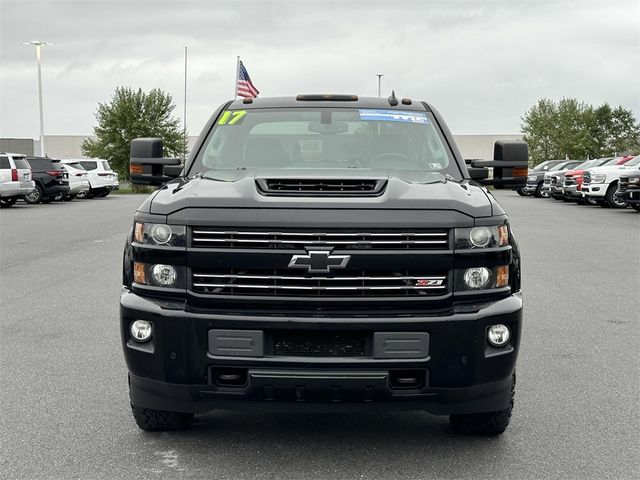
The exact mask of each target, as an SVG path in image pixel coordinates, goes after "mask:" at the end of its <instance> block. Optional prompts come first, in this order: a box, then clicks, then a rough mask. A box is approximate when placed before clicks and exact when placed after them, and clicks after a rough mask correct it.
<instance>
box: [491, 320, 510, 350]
mask: <svg viewBox="0 0 640 480" xmlns="http://www.w3.org/2000/svg"><path fill="white" fill-rule="evenodd" d="M510 338H511V331H510V330H509V327H507V326H506V325H502V324H501V323H499V324H498V325H491V326H490V327H489V330H487V340H488V341H489V343H490V344H491V345H493V346H494V347H504V346H505V345H506V344H507V342H508V341H509V339H510Z"/></svg>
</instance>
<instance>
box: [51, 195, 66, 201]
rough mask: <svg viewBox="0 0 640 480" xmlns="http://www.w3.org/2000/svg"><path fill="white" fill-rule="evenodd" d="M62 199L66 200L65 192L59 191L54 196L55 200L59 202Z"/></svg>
mask: <svg viewBox="0 0 640 480" xmlns="http://www.w3.org/2000/svg"><path fill="white" fill-rule="evenodd" d="M60 200H64V193H59V194H57V195H54V196H53V201H54V202H59V201H60Z"/></svg>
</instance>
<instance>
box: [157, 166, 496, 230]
mask: <svg viewBox="0 0 640 480" xmlns="http://www.w3.org/2000/svg"><path fill="white" fill-rule="evenodd" d="M269 178H277V179H299V178H303V179H312V178H313V179H318V178H321V179H339V178H344V179H354V178H358V179H375V180H386V186H385V188H384V190H383V192H382V194H380V195H378V196H366V195H363V196H355V195H351V196H348V197H336V196H318V195H316V196H313V194H311V195H309V196H293V197H292V196H277V195H275V196H274V195H269V196H265V195H263V194H261V193H260V192H259V190H258V188H257V186H256V180H259V179H269ZM492 206H495V204H494V202H493V201H492V196H491V195H489V194H488V193H487V192H486V190H485V189H484V188H483V187H480V186H477V185H475V184H471V183H469V182H468V181H466V180H465V181H463V182H457V181H452V180H447V179H446V178H445V177H444V176H442V175H440V174H437V173H427V172H380V171H377V172H376V171H366V172H363V171H362V170H359V171H358V170H343V171H335V170H332V171H331V172H330V173H328V172H327V171H326V170H319V171H311V170H304V171H294V170H286V171H283V170H282V169H278V170H271V171H269V170H260V171H248V170H234V171H221V172H215V173H214V172H210V173H209V174H206V175H205V176H202V177H200V176H198V177H194V178H192V179H178V180H175V181H173V182H171V183H169V184H167V185H165V186H164V187H162V188H161V189H160V190H159V191H158V192H157V193H156V194H155V196H153V197H152V198H150V206H149V207H150V208H149V210H150V213H152V214H160V215H171V214H173V213H175V212H178V211H180V210H182V209H185V208H239V209H240V208H242V209H245V208H250V209H261V208H263V209H273V208H278V209H296V208H306V209H308V208H316V209H318V208H321V209H357V210H363V209H366V210H372V209H375V210H377V209H387V210H450V211H457V212H459V213H462V214H464V215H466V216H469V217H472V218H478V217H490V216H492V215H493V213H494V212H493V208H492ZM496 213H502V212H501V211H500V212H496Z"/></svg>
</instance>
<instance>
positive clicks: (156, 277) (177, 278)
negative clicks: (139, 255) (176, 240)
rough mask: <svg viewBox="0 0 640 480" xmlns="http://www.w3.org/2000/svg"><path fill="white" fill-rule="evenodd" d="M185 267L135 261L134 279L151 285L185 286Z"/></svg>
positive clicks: (136, 281) (140, 283)
mask: <svg viewBox="0 0 640 480" xmlns="http://www.w3.org/2000/svg"><path fill="white" fill-rule="evenodd" d="M185 277H186V272H185V267H182V266H178V265H166V264H163V263H157V264H153V263H142V262H133V281H134V282H135V283H137V284H139V285H148V286H151V287H169V288H185Z"/></svg>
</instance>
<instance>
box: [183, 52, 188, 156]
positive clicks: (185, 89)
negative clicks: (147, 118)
mask: <svg viewBox="0 0 640 480" xmlns="http://www.w3.org/2000/svg"><path fill="white" fill-rule="evenodd" d="M182 128H183V135H182V136H183V137H184V138H183V139H182V140H183V142H184V151H183V154H182V156H183V158H182V161H183V163H186V161H187V143H188V142H187V47H186V46H185V47H184V116H183V118H182Z"/></svg>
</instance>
